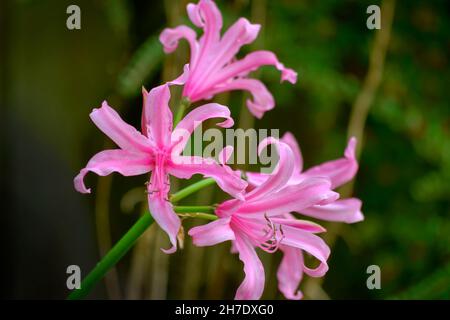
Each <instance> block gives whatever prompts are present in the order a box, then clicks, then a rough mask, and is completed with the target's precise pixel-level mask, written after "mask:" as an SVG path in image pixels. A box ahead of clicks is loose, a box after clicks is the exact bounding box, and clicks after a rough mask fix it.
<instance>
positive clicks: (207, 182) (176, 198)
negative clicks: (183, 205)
mask: <svg viewBox="0 0 450 320" xmlns="http://www.w3.org/2000/svg"><path fill="white" fill-rule="evenodd" d="M214 183H215V181H214V179H212V178H208V179H203V180H201V181H199V182H196V183H194V184H191V185H190V186H188V187H186V188H184V189H182V190H180V191H178V192H177V193H174V194H172V195H171V196H170V202H172V203H175V202H178V201H180V200H181V199H184V198H186V197H187V196H189V195H190V194H192V193H194V192H197V191H198V190H200V189H203V188H205V187H207V186H210V185H212V184H214Z"/></svg>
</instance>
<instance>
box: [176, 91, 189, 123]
mask: <svg viewBox="0 0 450 320" xmlns="http://www.w3.org/2000/svg"><path fill="white" fill-rule="evenodd" d="M190 105H191V102H190V101H189V99H188V98H183V99H181V102H180V105H179V106H178V111H177V114H176V115H175V119H174V121H173V126H174V127H175V126H176V125H177V124H178V122H180V121H181V119H182V118H183V115H184V111H186V109H187V108H189V106H190Z"/></svg>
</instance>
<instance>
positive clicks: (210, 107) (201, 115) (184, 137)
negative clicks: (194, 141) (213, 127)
mask: <svg viewBox="0 0 450 320" xmlns="http://www.w3.org/2000/svg"><path fill="white" fill-rule="evenodd" d="M213 118H224V119H225V121H223V122H221V123H218V124H217V125H218V126H220V127H223V128H229V127H232V126H233V124H234V121H233V119H232V118H231V113H230V109H228V107H226V106H223V105H220V104H218V103H208V104H205V105H202V106H200V107H197V108H195V109H194V110H192V111H191V112H189V113H188V114H187V115H186V116H185V117H184V118H183V119H182V120H181V121H180V122H179V123H178V125H177V126H176V128H175V130H174V132H173V133H172V137H171V142H172V144H173V143H177V146H176V149H175V150H174V152H175V153H177V154H179V153H181V152H182V151H183V149H184V147H185V146H186V143H187V142H188V141H189V137H190V136H191V134H192V133H193V132H194V130H195V129H196V128H197V127H198V126H199V125H201V124H202V123H203V121H206V120H208V119H213Z"/></svg>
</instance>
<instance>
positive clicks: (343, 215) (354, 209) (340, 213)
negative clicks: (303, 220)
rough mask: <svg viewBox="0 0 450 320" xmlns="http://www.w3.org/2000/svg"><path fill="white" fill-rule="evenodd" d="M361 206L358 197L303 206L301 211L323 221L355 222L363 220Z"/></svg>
mask: <svg viewBox="0 0 450 320" xmlns="http://www.w3.org/2000/svg"><path fill="white" fill-rule="evenodd" d="M361 206H362V202H361V200H359V199H356V198H349V199H340V200H336V201H335V202H332V203H329V204H326V205H322V206H312V207H309V208H305V209H303V210H302V212H301V213H302V214H303V215H306V216H310V217H313V218H317V219H321V220H325V221H339V222H345V223H355V222H359V221H362V220H364V215H363V214H362V212H361Z"/></svg>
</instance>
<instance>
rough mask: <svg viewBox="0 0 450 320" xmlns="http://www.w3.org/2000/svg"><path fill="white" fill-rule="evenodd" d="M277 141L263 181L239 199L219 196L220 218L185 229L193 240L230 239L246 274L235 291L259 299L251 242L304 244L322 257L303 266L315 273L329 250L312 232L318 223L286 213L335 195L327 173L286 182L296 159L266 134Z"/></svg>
mask: <svg viewBox="0 0 450 320" xmlns="http://www.w3.org/2000/svg"><path fill="white" fill-rule="evenodd" d="M271 143H274V144H275V145H277V146H278V150H279V162H278V164H277V168H276V170H275V172H274V173H273V174H271V175H270V176H269V177H268V178H267V179H266V181H264V182H263V183H262V184H260V185H259V186H257V187H256V188H254V189H253V190H252V191H250V192H248V193H247V194H246V195H245V198H244V199H243V200H239V199H232V200H228V201H225V202H223V203H222V204H220V205H219V206H218V207H217V209H216V214H217V216H218V217H219V219H218V220H216V221H214V222H211V223H208V224H206V225H203V226H199V227H194V228H192V229H191V230H190V231H189V235H190V236H192V238H193V242H194V244H195V245H197V246H211V245H214V244H217V243H220V242H223V241H227V240H230V241H232V242H233V248H234V250H235V251H237V252H238V253H239V258H240V260H241V261H242V262H243V264H244V272H245V279H244V281H243V282H242V283H241V285H240V286H239V288H238V290H237V292H236V296H235V298H236V299H259V298H260V297H261V295H262V293H263V289H264V282H265V276H264V268H263V265H262V263H261V261H260V260H259V258H258V256H257V254H256V251H255V248H257V247H259V248H261V249H262V250H264V251H266V252H274V251H276V250H277V249H278V248H279V247H281V246H285V247H286V248H292V249H293V250H294V249H298V250H305V251H306V252H309V253H310V254H311V255H313V256H314V257H316V258H317V259H318V260H319V261H320V265H319V266H318V267H317V268H315V269H309V268H307V267H305V266H303V264H302V268H303V269H304V270H307V272H309V273H310V274H313V275H315V276H321V275H323V274H324V273H325V272H326V271H327V270H328V266H327V262H326V261H327V258H328V256H329V254H330V250H329V248H328V246H327V245H326V244H325V242H324V241H323V240H322V239H321V238H320V237H318V236H316V235H315V233H318V232H322V231H324V229H323V228H322V227H320V226H319V225H317V224H315V223H312V222H309V221H305V220H296V219H291V218H290V217H285V213H286V212H292V211H295V212H300V211H302V210H303V209H304V208H308V207H311V206H314V205H325V204H327V203H330V202H332V201H334V200H336V199H337V197H338V194H337V193H335V192H333V191H331V189H330V188H331V183H330V181H329V179H327V178H325V177H311V178H309V177H308V178H306V179H304V180H303V181H301V182H300V183H298V184H295V185H287V182H288V181H289V179H290V177H291V175H292V173H293V170H294V161H293V160H294V159H293V153H292V151H291V150H290V148H289V147H288V146H287V145H286V144H284V143H282V142H279V141H277V140H275V139H270V138H269V139H266V140H264V141H263V142H262V143H261V144H260V146H259V149H260V151H261V150H262V148H264V147H265V146H266V145H267V144H271Z"/></svg>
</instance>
